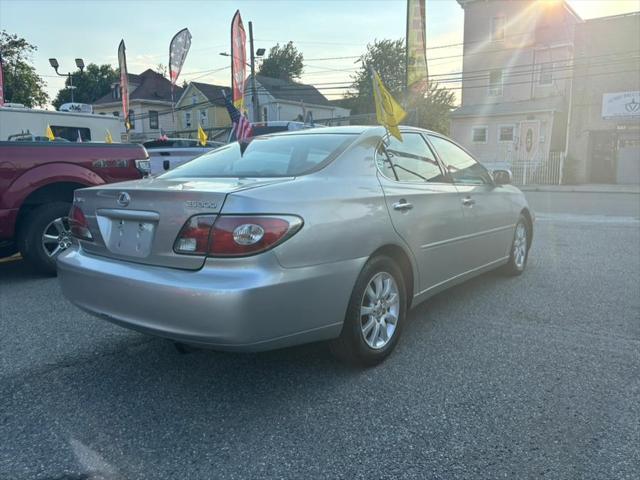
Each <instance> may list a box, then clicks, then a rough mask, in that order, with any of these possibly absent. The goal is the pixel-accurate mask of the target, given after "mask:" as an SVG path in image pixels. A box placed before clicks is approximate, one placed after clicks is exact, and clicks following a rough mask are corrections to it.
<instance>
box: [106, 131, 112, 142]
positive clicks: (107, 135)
mask: <svg viewBox="0 0 640 480" xmlns="http://www.w3.org/2000/svg"><path fill="white" fill-rule="evenodd" d="M104 141H105V142H107V143H113V137H112V136H111V132H110V131H109V130H108V129H107V134H106V135H105V136H104Z"/></svg>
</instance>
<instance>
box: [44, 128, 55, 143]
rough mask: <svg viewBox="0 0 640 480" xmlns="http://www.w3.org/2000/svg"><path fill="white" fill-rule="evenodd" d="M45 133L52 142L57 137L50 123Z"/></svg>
mask: <svg viewBox="0 0 640 480" xmlns="http://www.w3.org/2000/svg"><path fill="white" fill-rule="evenodd" d="M44 134H45V135H46V136H47V138H48V139H49V140H50V141H52V142H53V141H54V140H55V139H56V136H55V135H54V134H53V130H51V126H50V125H47V129H46V130H45V132H44Z"/></svg>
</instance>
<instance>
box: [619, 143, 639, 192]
mask: <svg viewBox="0 0 640 480" xmlns="http://www.w3.org/2000/svg"><path fill="white" fill-rule="evenodd" d="M616 157H617V164H618V168H617V169H616V170H617V171H616V180H617V182H618V183H623V184H624V183H626V184H635V185H638V184H639V183H640V132H629V133H621V134H619V135H618V152H617V155H616Z"/></svg>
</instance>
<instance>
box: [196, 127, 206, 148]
mask: <svg viewBox="0 0 640 480" xmlns="http://www.w3.org/2000/svg"><path fill="white" fill-rule="evenodd" d="M207 138H208V137H207V134H206V133H204V130H203V129H202V126H201V125H198V140H200V145H202V146H203V147H206V146H207Z"/></svg>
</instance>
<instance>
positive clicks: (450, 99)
mask: <svg viewBox="0 0 640 480" xmlns="http://www.w3.org/2000/svg"><path fill="white" fill-rule="evenodd" d="M360 62H361V64H362V66H361V68H360V70H359V71H358V72H357V73H356V74H355V75H354V76H353V85H352V89H353V90H355V93H353V94H351V95H349V96H347V98H345V99H344V101H343V102H342V104H343V105H344V106H345V107H346V108H350V109H351V110H352V114H353V113H356V114H358V113H371V112H373V111H375V103H374V101H373V85H372V82H371V71H370V68H371V67H373V68H374V69H375V71H376V72H378V74H379V75H380V78H381V79H382V81H383V82H384V84H385V86H386V87H387V89H388V90H389V92H390V93H391V94H392V95H393V97H394V98H395V99H396V100H398V101H400V102H402V101H403V100H404V95H405V91H404V90H405V79H406V71H407V58H406V53H405V43H404V39H399V40H376V41H374V42H373V44H369V45H367V51H366V52H365V53H364V55H362V56H361V57H360ZM454 102H455V94H454V93H453V92H452V91H450V90H447V89H446V88H443V87H440V86H439V85H438V83H437V82H434V81H429V86H428V89H427V92H426V93H425V96H424V98H419V99H417V100H416V101H415V102H414V103H412V104H411V105H409V106H408V107H407V108H406V110H407V113H408V115H407V117H406V119H405V122H404V123H408V124H412V125H416V126H419V127H423V128H427V129H430V130H434V131H438V132H441V133H445V134H446V133H448V130H449V112H450V111H451V110H452V109H453V108H454V107H455V103H454ZM373 121H374V120H373Z"/></svg>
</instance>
